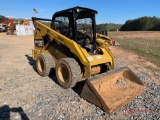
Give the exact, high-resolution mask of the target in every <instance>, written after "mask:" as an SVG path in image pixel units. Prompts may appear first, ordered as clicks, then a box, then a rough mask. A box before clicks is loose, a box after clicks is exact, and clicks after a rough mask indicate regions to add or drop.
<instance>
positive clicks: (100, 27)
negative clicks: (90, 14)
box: [96, 23, 122, 31]
mask: <svg viewBox="0 0 160 120" xmlns="http://www.w3.org/2000/svg"><path fill="white" fill-rule="evenodd" d="M121 26H122V24H114V23H104V24H98V25H97V26H96V27H97V30H104V31H117V30H119V29H120V28H121Z"/></svg>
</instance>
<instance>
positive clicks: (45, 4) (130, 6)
mask: <svg viewBox="0 0 160 120" xmlns="http://www.w3.org/2000/svg"><path fill="white" fill-rule="evenodd" d="M75 6H81V7H87V8H90V9H94V10H97V11H98V14H97V15H96V22H97V24H100V23H116V24H124V23H125V22H126V21H127V20H131V19H136V18H139V17H142V16H149V17H152V16H156V17H159V18H160V0H0V15H3V16H7V17H11V18H24V19H31V17H32V16H34V17H40V18H47V19H51V18H52V15H53V14H54V13H55V12H56V11H60V10H64V9H67V8H71V7H75ZM33 8H34V9H36V10H37V11H38V14H34V12H33Z"/></svg>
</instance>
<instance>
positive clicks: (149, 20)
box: [120, 16, 160, 31]
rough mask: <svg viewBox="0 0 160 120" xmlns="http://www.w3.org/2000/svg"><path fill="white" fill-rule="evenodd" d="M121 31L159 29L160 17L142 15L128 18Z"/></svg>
mask: <svg viewBox="0 0 160 120" xmlns="http://www.w3.org/2000/svg"><path fill="white" fill-rule="evenodd" d="M120 30H121V31H159V30H160V18H158V17H155V16H154V17H146V16H145V17H141V18H137V19H134V20H127V21H126V22H125V24H124V25H123V26H122V27H121V28H120Z"/></svg>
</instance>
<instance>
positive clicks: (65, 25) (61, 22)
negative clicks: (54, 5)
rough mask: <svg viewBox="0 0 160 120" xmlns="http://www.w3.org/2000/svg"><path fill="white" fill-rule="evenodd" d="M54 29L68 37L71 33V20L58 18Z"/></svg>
mask: <svg viewBox="0 0 160 120" xmlns="http://www.w3.org/2000/svg"><path fill="white" fill-rule="evenodd" d="M54 29H55V30H56V31H58V32H60V33H61V34H63V35H65V36H66V34H67V33H68V31H69V18H68V17H63V16H59V17H56V18H55V20H54Z"/></svg>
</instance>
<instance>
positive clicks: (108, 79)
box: [80, 68, 145, 114]
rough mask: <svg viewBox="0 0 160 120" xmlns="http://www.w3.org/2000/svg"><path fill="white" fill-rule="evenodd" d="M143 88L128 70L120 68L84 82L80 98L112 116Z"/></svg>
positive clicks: (139, 81)
mask: <svg viewBox="0 0 160 120" xmlns="http://www.w3.org/2000/svg"><path fill="white" fill-rule="evenodd" d="M144 88H145V86H144V84H143V83H142V82H141V80H140V79H139V78H138V77H137V76H136V75H135V74H134V73H133V72H132V71H131V70H130V69H129V68H122V69H118V70H115V71H112V72H108V73H105V74H101V75H98V76H95V77H93V78H90V79H88V80H86V82H85V84H84V87H83V89H82V92H81V94H80V96H81V97H82V98H84V99H86V100H87V101H89V102H91V103H93V104H95V105H96V106H98V107H100V108H102V109H103V110H104V111H106V112H108V113H109V114H113V113H114V112H116V111H117V110H118V109H120V108H121V107H122V106H124V105H125V104H127V103H128V102H130V101H131V100H132V99H134V98H135V97H136V96H138V95H139V94H140V93H141V92H142V91H143V90H144Z"/></svg>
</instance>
